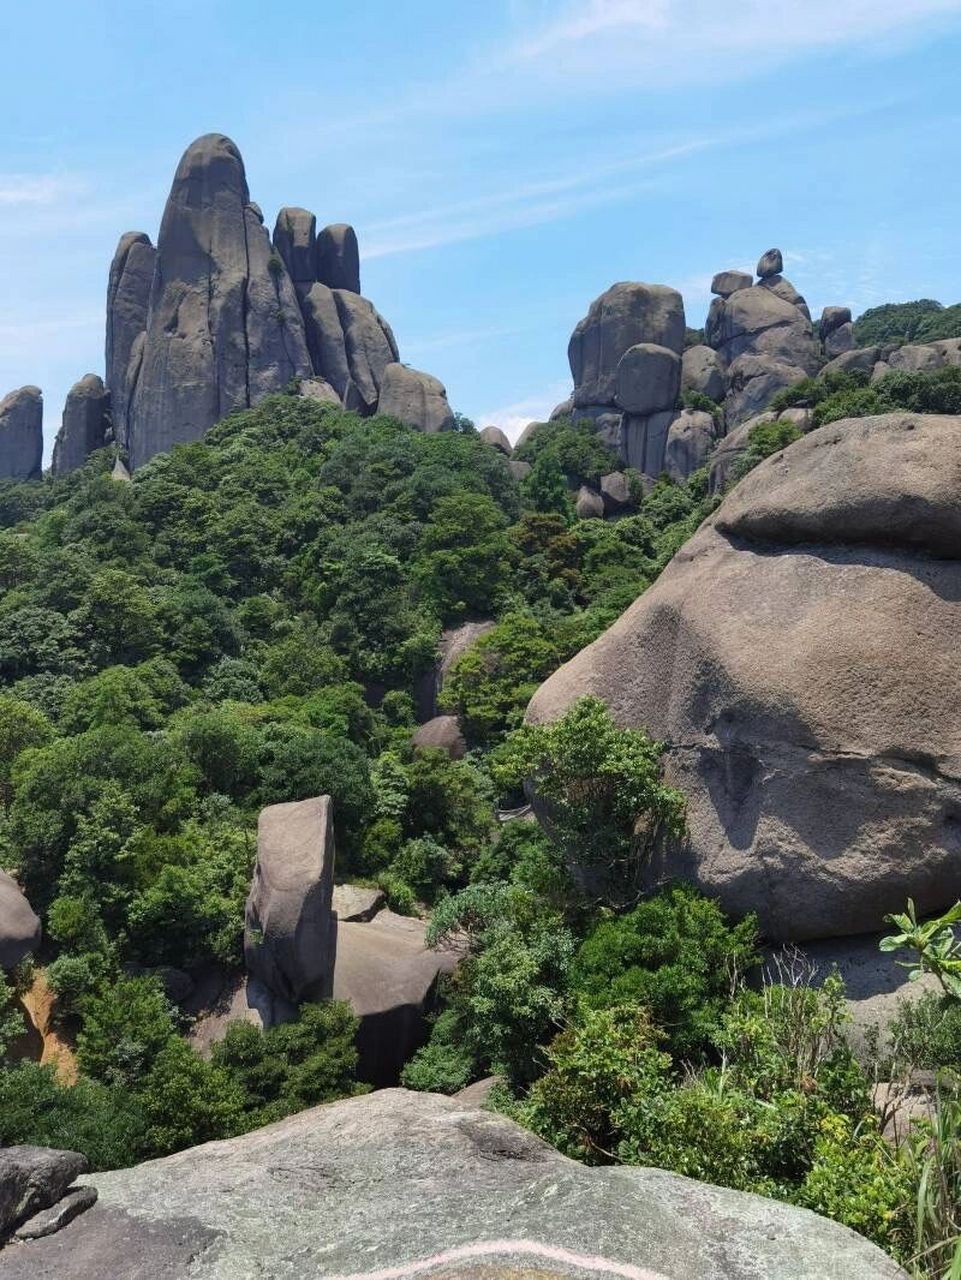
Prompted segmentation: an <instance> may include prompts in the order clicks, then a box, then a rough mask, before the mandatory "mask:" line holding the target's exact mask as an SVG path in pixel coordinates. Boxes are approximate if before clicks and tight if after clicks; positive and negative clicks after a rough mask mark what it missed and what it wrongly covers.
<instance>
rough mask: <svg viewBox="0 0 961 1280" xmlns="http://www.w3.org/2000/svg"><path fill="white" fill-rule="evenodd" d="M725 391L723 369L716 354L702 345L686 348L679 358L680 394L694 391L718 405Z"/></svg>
mask: <svg viewBox="0 0 961 1280" xmlns="http://www.w3.org/2000/svg"><path fill="white" fill-rule="evenodd" d="M726 390H727V385H726V383H725V381H724V368H723V366H722V364H721V361H720V359H719V358H718V354H717V352H716V351H714V350H712V348H711V347H708V346H705V345H704V343H700V344H699V345H698V346H696V347H688V348H687V350H686V351H685V352H684V355H683V356H682V358H681V391H682V393H683V392H685V391H694V392H696V393H697V395H700V396H707V398H708V399H709V400H713V401H714V402H715V403H716V404H720V403H721V401H722V400H723V399H724V393H725V391H726Z"/></svg>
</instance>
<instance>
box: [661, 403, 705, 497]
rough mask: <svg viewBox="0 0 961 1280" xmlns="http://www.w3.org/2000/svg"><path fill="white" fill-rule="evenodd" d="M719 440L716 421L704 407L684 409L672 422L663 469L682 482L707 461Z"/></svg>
mask: <svg viewBox="0 0 961 1280" xmlns="http://www.w3.org/2000/svg"><path fill="white" fill-rule="evenodd" d="M716 443H717V423H716V422H715V421H714V417H713V415H712V414H710V413H705V412H704V411H703V410H701V409H685V410H683V412H681V413H679V414H678V416H677V417H676V418H675V419H674V421H673V422H672V423H671V426H670V429H669V431H668V433H667V443H666V445H665V447H664V470H665V471H666V472H667V474H668V475H669V476H670V477H671V479H672V480H674V481H676V482H677V483H678V484H680V483H681V482H682V481H684V480H686V479H687V477H688V476H690V475H693V473H694V472H695V471H697V469H698V468H699V467H702V466H703V465H704V463H705V462H706V461H707V458H708V454H710V452H711V450H712V449H713V448H714V446H715V444H716Z"/></svg>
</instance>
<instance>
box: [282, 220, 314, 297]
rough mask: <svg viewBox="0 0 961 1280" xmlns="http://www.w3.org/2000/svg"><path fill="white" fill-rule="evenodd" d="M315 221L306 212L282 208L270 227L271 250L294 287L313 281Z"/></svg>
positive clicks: (306, 284) (310, 283) (307, 285)
mask: <svg viewBox="0 0 961 1280" xmlns="http://www.w3.org/2000/svg"><path fill="white" fill-rule="evenodd" d="M316 241H317V219H316V218H315V217H314V215H313V214H312V213H311V212H310V211H309V210H308V209H298V208H283V209H281V211H280V212H279V213H278V214H277V221H276V223H275V224H274V249H275V250H276V252H277V253H278V254H279V255H280V257H281V259H282V260H283V264H284V266H285V267H286V268H287V274H288V275H289V276H290V278H291V280H293V282H294V284H295V285H296V286H298V288H299V287H302V286H306V287H307V288H309V287H310V286H311V285H312V284H313V283H314V281H315V280H316V279H317V257H316V248H315V246H316Z"/></svg>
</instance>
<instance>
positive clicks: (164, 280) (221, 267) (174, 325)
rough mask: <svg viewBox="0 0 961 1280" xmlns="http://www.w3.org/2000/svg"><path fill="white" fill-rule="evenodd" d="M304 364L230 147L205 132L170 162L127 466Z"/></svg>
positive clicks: (282, 282)
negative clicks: (173, 165) (176, 162)
mask: <svg viewBox="0 0 961 1280" xmlns="http://www.w3.org/2000/svg"><path fill="white" fill-rule="evenodd" d="M311 372H312V369H311V364H310V360H309V357H308V355H307V346H306V341H305V338H304V327H303V321H302V319H301V315H300V309H299V307H298V305H297V298H296V295H295V293H294V288H293V284H292V283H291V280H290V276H289V275H288V274H287V269H286V267H285V266H284V264H283V261H282V260H281V259H280V258H279V256H278V255H276V254H273V253H272V250H271V246H270V242H269V240H268V238H267V232H266V230H265V229H264V227H263V224H262V222H261V220H260V218H259V217H258V215H257V212H256V211H255V210H254V209H252V208H251V206H250V194H249V191H248V189H247V179H246V175H245V173H244V165H243V161H242V160H241V157H240V152H239V151H238V150H237V148H236V146H235V145H234V144H233V142H231V141H230V139H229V138H226V137H224V136H223V135H222V134H207V135H205V136H204V137H202V138H199V139H198V140H197V141H196V142H194V143H193V144H192V145H191V146H190V147H188V149H187V151H186V152H185V154H184V156H183V158H182V159H181V161H180V164H179V165H178V167H177V172H176V174H175V176H174V181H173V186H172V187H171V191H170V197H169V199H168V201H167V206H166V209H165V210H164V216H163V221H162V223H161V227H160V236H159V238H158V241H157V259H156V265H155V269H154V275H153V285H152V288H151V293H150V301H149V306H148V313H147V321H146V330H145V337H144V343H143V356H142V360H141V363H140V371H139V375H138V377H137V379H136V385H135V387H134V389H133V391H132V395H131V402H130V408H129V412H128V418H127V428H126V429H127V447H128V450H129V453H130V459H131V462H132V464H133V465H134V466H135V467H136V466H139V465H140V464H141V463H143V462H145V461H146V460H147V459H148V458H149V457H151V456H152V455H153V454H154V453H158V452H160V451H163V450H166V449H169V448H170V447H171V446H172V445H174V444H177V443H180V442H184V441H191V440H197V439H199V437H200V436H201V435H202V434H203V433H204V431H206V430H207V428H208V427H210V426H212V425H213V424H214V423H215V422H217V421H219V420H220V419H221V418H222V417H224V415H225V414H227V413H229V412H230V411H231V410H233V409H240V408H247V407H249V406H250V405H252V404H255V403H256V402H257V400H258V399H260V398H262V397H263V396H264V395H267V394H268V393H269V392H271V391H278V390H280V389H281V388H282V387H284V386H286V385H287V383H288V382H290V380H291V379H292V378H300V377H309V376H310V374H311Z"/></svg>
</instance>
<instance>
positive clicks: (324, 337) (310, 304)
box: [300, 283, 359, 408]
mask: <svg viewBox="0 0 961 1280" xmlns="http://www.w3.org/2000/svg"><path fill="white" fill-rule="evenodd" d="M300 305H301V311H302V314H303V320H304V334H305V337H306V341H307V350H308V352H309V354H310V360H311V364H312V365H313V370H314V373H315V374H316V376H317V377H318V378H323V379H324V381H325V382H327V383H329V385H330V386H332V387H333V389H334V391H335V392H336V394H337V396H338V397H339V399H340V400H341V402H346V400H347V398H348V395H349V394H350V390H351V378H350V363H349V362H348V359H347V344H346V342H345V341H344V330H343V326H342V325H341V323H340V313H339V311H338V310H337V299H336V298H335V297H334V291H333V289H329V288H328V287H327V285H325V284H320V283H317V284H312V285H311V286H310V288H309V289H307V290H306V292H303V291H302V292H301V295H300ZM358 403H359V401H358ZM349 407H351V408H353V407H355V406H354V405H353V404H352V405H351V406H349Z"/></svg>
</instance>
